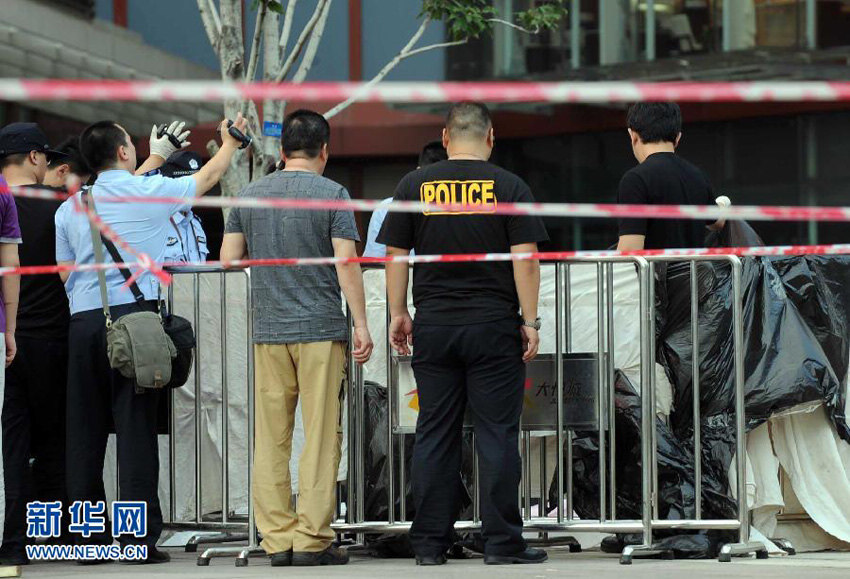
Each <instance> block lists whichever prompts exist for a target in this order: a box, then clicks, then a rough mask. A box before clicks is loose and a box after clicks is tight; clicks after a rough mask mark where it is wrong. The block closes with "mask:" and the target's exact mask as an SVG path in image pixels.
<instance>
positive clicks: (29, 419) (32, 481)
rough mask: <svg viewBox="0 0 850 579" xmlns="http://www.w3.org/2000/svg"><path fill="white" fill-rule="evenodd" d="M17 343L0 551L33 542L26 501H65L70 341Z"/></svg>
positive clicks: (7, 407)
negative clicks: (66, 404) (27, 519)
mask: <svg viewBox="0 0 850 579" xmlns="http://www.w3.org/2000/svg"><path fill="white" fill-rule="evenodd" d="M16 342H17V345H18V353H17V355H16V356H15V360H14V362H12V365H11V366H9V368H7V369H6V390H5V393H4V397H3V418H2V422H3V468H4V484H5V489H6V521H5V528H4V530H3V547H2V548H0V556H21V555H23V554H24V547H25V545H26V544H28V543H31V542H32V541H31V540H28V539H27V538H26V505H27V503H28V502H29V501H34V500H38V501H44V502H48V501H62V503H63V504H64V503H65V500H66V496H65V385H66V383H67V381H68V342H67V340H51V339H39V338H32V337H26V336H20V335H18V336H17V337H16ZM63 523H67V521H64V520H63Z"/></svg>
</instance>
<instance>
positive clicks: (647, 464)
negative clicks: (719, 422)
mask: <svg viewBox="0 0 850 579" xmlns="http://www.w3.org/2000/svg"><path fill="white" fill-rule="evenodd" d="M661 261H666V262H672V261H680V262H682V261H684V262H686V263H690V267H691V274H692V276H693V277H692V281H691V289H690V291H691V314H692V337H693V338H694V348H695V351H694V358H695V359H698V357H699V345H698V341H697V340H698V338H699V332H698V325H697V323H698V317H697V316H698V312H699V295H698V286H697V283H696V277H695V275H696V272H697V268H698V263H700V262H708V261H714V262H726V263H728V264H729V266H730V268H731V274H732V304H733V308H732V309H733V316H732V318H733V319H732V321H733V331H732V335H733V350H734V360H733V367H734V384H735V413H736V429H735V434H736V441H735V448H736V451H737V452H736V472H737V473H738V476H737V493H736V494H737V496H736V500H737V502H738V518H737V519H730V520H707V519H703V518H702V505H701V492H702V484H701V481H700V478H701V461H700V460H699V458H697V460H695V465H694V469H695V478H696V482H695V484H696V489H697V490H696V495H697V497H698V498H697V510H696V516H695V518H694V519H692V520H660V519H659V518H658V498H659V497H658V465H657V441H656V437H657V435H656V425H655V420H656V396H655V388H656V384H655V267H654V265H655V263H657V262H661ZM618 264H633V265H634V266H635V269H636V272H637V286H638V294H639V298H638V309H639V320H638V326H639V336H640V382H641V392H642V393H643V394H642V396H641V409H642V412H641V415H642V419H641V420H642V423H641V428H640V431H641V487H642V488H641V497H642V501H641V503H642V504H641V519H640V520H632V519H620V518H618V516H617V508H616V502H617V501H616V499H617V480H616V476H615V475H616V452H615V449H616V444H615V443H616V428H615V420H614V408H615V387H614V377H615V361H614V355H613V354H614V352H615V347H616V332H615V327H614V305H615V304H614V267H615V265H618ZM578 266H584V267H588V266H595V268H596V327H597V336H596V340H597V344H596V346H597V350H596V353H595V357H592V356H591V357H589V359H591V360H595V364H594V365H593V368H592V370H591V371H592V372H593V373H594V374H595V375H596V391H595V392H594V394H595V397H594V400H593V404H594V407H593V411H594V412H593V417H592V420H591V421H592V422H593V426H594V430H596V432H597V436H598V438H599V449H600V450H599V452H598V455H599V457H598V461H599V462H598V469H599V483H600V484H599V497H598V498H599V518H598V519H578V518H577V517H575V516H574V484H573V482H574V481H573V479H574V473H573V438H574V431H575V430H577V429H578V428H577V425H576V423H575V422H574V420H575V417H572V419H571V420H570V424H567V421H566V417H565V415H566V413H567V412H568V411H570V410H575V408H569V407H567V406H565V403H564V402H565V396H566V395H567V394H570V395H573V394H576V392H573V391H572V390H570V388H574V387H575V386H576V382H575V381H571V382H570V384H567V380H566V378H567V377H566V376H565V370H564V368H565V362H567V361H569V360H570V357H571V356H573V357H574V356H575V355H576V353H575V352H574V351H573V343H572V332H571V331H570V330H571V328H572V319H571V318H572V309H573V308H572V301H573V300H572V296H571V293H572V284H571V282H570V272H571V268H574V267H578ZM542 267H543V268H554V270H555V271H554V273H555V300H554V302H555V316H554V323H555V354H554V356H550V357H548V358H547V357H545V356H543V357H541V358H542V359H540V360H538V361H537V362H535V363H536V364H538V365H540V364H544V365H546V364H548V365H550V366H551V363H552V362H553V361H554V372H553V373H554V382H555V388H554V389H553V390H554V398H555V402H556V405H555V417H554V420H551V421H550V422H549V423H546V422H545V421H544V422H543V423H539V422H538V423H533V421H532V423H529V422H528V419H529V418H530V415H529V412H528V409H527V408H526V410H525V411H524V413H523V421H524V423H523V425H522V429H521V437H520V448H521V457H522V466H523V477H522V483H521V485H520V486H521V488H520V491H519V493H520V494H519V496H520V504H521V506H522V511H523V519H524V528H525V530H526V531H532V532H535V531H536V532H539V533H542V534H544V535H543V536H544V537H545V536H546V535H545V534H548V533H552V532H559V533H564V532H601V533H642V534H643V538H644V539H643V543H642V544H641V545H637V546H629V547H627V548H626V549H625V550H624V551H623V554H622V556H621V563H623V564H630V563H631V562H632V560H633V559H634V558H637V557H640V556H650V555H661V556H666V557H672V553H671V552H669V551H664V550H660V549H657V548H655V547H653V540H652V534H653V530H661V529H684V530H698V529H699V530H720V529H728V530H737V531H738V532H739V542H738V543H735V544H731V545H726V546H724V547H723V550H722V552H721V557H720V560H721V561H728V560H729V559H730V557H731V556H732V555H739V554H746V553H756V554H757V555H758V556H759V557H765V556H767V551H766V548H765V546H764V545H762V544H761V543H754V542H751V541H749V525H748V514H747V507H746V456H745V434H746V433H745V411H744V368H743V354H744V350H743V348H744V342H743V313H742V288H741V261H740V259H738V258H737V257H734V256H700V257H694V258H690V257H689V258H648V259H647V258H640V257H612V258H587V259H574V260H569V261H565V262H560V263H554V264H553V263H549V264H542ZM381 269H382V268H381ZM387 320H389V312H388V311H387ZM381 346H383V347H384V348H385V349H386V353H387V367H386V381H387V390H386V396H387V407H388V408H387V413H388V419H387V431H386V433H385V434H384V436H385V437H386V442H387V446H386V448H387V456H386V469H385V471H386V475H385V481H384V484H385V488H386V491H387V505H386V512H387V517H386V519H385V520H383V519H382V520H368V519H367V517H366V513H365V506H366V504H367V499H368V498H369V497H367V496H366V494H365V493H366V490H365V489H366V485H365V481H366V460H365V459H366V447H365V442H366V428H367V420H368V412H367V409H366V408H365V381H364V372H363V368H362V367H359V366H358V365H356V364H354V362H353V360H349V364H350V368H351V382H350V384H349V386H350V390H349V394H350V395H349V396H348V397H347V410H348V416H349V422H348V434H349V441H350V443H349V452H348V461H349V462H348V480H347V488H348V495H347V507H348V510H347V513H346V516H345V518H344V520H339V521H337V523H336V524H335V525H334V528H335V529H336V530H337V531H338V532H341V533H356V534H357V536H358V539H360V540H362V538H363V534H364V533H394V532H399V533H402V532H406V531H408V530H409V528H410V524H411V522H410V520H409V518H408V513H407V509H406V505H405V503H406V501H405V496H404V493H405V489H406V485H407V481H406V464H405V460H406V459H405V451H404V449H405V444H404V437H405V436H409V435H410V434H412V432H413V429H412V428H411V425H410V424H403V420H402V418H401V417H400V412H398V405H397V403H398V397H399V396H400V395H401V394H400V392H401V391H400V390H399V379H400V376H401V375H402V374H403V372H402V370H400V369H399V368H400V367H401V366H403V365H405V364H406V363H407V360H406V359H404V358H400V357H398V356H396V355H395V354H393V353H392V351H391V348H390V345H389V336H387V339H386V340H385V343H384V344H382V345H379V346H378V347H381ZM414 347H415V345H414ZM535 363H532V365H530V366H529V374H533V373H534V372H535V367H534V366H533V364H535ZM585 370H586V369H585ZM693 372H694V402H693V404H694V424H695V425H696V426H697V428H696V431H697V435H696V436H695V441H694V445H695V451H696V452H695V456H696V457H700V453H701V440H700V436H699V430H700V429H699V428H698V426H699V424H700V420H701V417H700V408H699V364H694V370H693ZM545 373H546V370H544V374H545ZM580 382H581V381H580ZM585 387H586V384H585ZM585 418H587V417H586V416H585ZM581 425H582V430H586V429H587V426H588V425H587V423H586V422H582V423H581ZM552 430H554V431H555V432H554V435H552V434H551V431H552ZM371 434H372V436H377V435H378V434H377V433H371ZM535 434H537V435H538V437H539V438H540V440H541V442H540V444H539V445H538V446H539V448H540V458H539V470H540V473H539V485H540V489H539V491H540V497H539V503H538V504H539V505H543V504H546V497H547V496H548V492H546V489H547V487H548V481H549V475H548V471H547V460H546V440H547V438H546V436H551V437H552V438H554V439H555V440H556V447H557V458H556V460H555V469H554V476H555V485H556V488H557V492H556V495H557V504H556V508H555V512H556V517H554V518H550V517H548V516H546V515H547V513H546V512H545V511H544V512H539V513H537V515H536V516H535V515H534V514H533V512H532V500H533V497H532V495H533V492H534V489H532V486H533V483H532V444H531V438H532V436H533V435H535ZM541 435H542V436H541ZM396 439H398V442H399V444H394V441H395V440H396ZM472 448H473V455H474V454H475V440H474V433H473V435H472ZM396 449H399V450H398V453H399V454H398V456H397V455H396V452H397V451H396ZM565 455H566V456H565ZM472 470H473V473H472V479H473V483H472V495H473V496H472V502H473V507H472V518H471V519H468V520H461V521H458V523H457V524H456V526H455V528H456V530H457V531H474V530H478V529H480V527H481V521H480V497H479V493H478V484H477V483H478V469H477V458H476V457H475V456H473V467H472ZM399 493H401V495H399ZM372 499H374V497H372ZM372 502H374V500H373V501H372ZM396 505H397V506H396ZM538 509H542V506H540V507H538ZM559 542H560V543H561V544H568V545H569V546H570V550H571V551H577V550H580V546H579V544H578V542H577V541H575V540H574V539H572V538H569V537H568V538H566V539H561V540H560V541H559Z"/></svg>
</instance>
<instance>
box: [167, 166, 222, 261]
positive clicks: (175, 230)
mask: <svg viewBox="0 0 850 579" xmlns="http://www.w3.org/2000/svg"><path fill="white" fill-rule="evenodd" d="M200 168H201V156H200V155H198V154H197V153H193V152H192V151H177V152H176V153H174V154H173V155H171V156H170V157H169V158H168V160H167V161H166V162H165V164H164V165H163V166H162V167H161V168H160V170H159V172H160V173H161V174H162V175H163V176H165V177H170V178H173V179H177V178H180V177H186V176H188V175H194V174H195V173H197V172H198V170H200ZM171 225H172V229H171V231H169V235H168V237H167V238H166V240H165V246H166V247H165V257H164V259H163V260H162V261H163V262H165V263H177V262H187V263H203V262H205V261H206V260H207V256H208V255H209V254H210V251H209V249H207V234H206V233H204V227H203V225H202V224H201V219H200V218H199V217H198V216H197V215H195V213H194V212H193V211H192V209H191V208H185V209H182V210H180V211H178V212H177V213H175V214H174V215H172V216H171Z"/></svg>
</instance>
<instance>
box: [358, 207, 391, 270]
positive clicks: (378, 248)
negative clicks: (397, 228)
mask: <svg viewBox="0 0 850 579" xmlns="http://www.w3.org/2000/svg"><path fill="white" fill-rule="evenodd" d="M392 202H393V198H392V197H387V198H386V199H384V200H383V201H381V205H389V204H390V203H392ZM387 213H388V212H387V210H386V209H375V212H374V213H372V218H371V219H370V220H369V230H368V231H367V233H366V248H365V249H364V250H363V257H386V255H387V246H386V245H384V244H383V243H378V241H377V239H378V234H379V233H380V232H381V226H382V225H383V224H384V220H385V219H386V218H387Z"/></svg>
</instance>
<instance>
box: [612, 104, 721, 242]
mask: <svg viewBox="0 0 850 579" xmlns="http://www.w3.org/2000/svg"><path fill="white" fill-rule="evenodd" d="M628 126H629V138H630V139H631V144H632V151H633V152H634V155H635V158H636V159H637V161H638V163H639V164H638V166H636V167H634V168H632V169H630V170H629V171H628V172H627V173H626V174H625V175H624V176H623V178H622V180H621V181H620V188H619V192H618V195H617V203H620V204H624V205H713V204H714V203H715V199H714V194H713V190H712V187H711V183H710V182H709V180H708V177H706V175H705V173H703V172H702V171H701V170H700V169H699V168H698V167H696V166H695V165H693V164H691V163H689V162H688V161H686V160H684V159H683V158H682V157H680V156H679V155H677V154H676V148H677V147H678V146H679V142H680V141H681V140H682V111H681V110H680V109H679V105H677V104H675V103H637V104H635V105H633V106H632V107H631V108H630V109H629V116H628ZM718 201H719V200H718ZM723 225H724V221H723V220H720V221H717V222H714V223H711V222H705V221H699V220H694V219H621V220H620V241H619V243H618V245H617V249H618V250H620V251H636V250H641V249H684V248H688V249H690V248H698V247H705V237H706V234H707V233H708V231H707V230H706V227H710V228H711V229H721V228H723Z"/></svg>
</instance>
